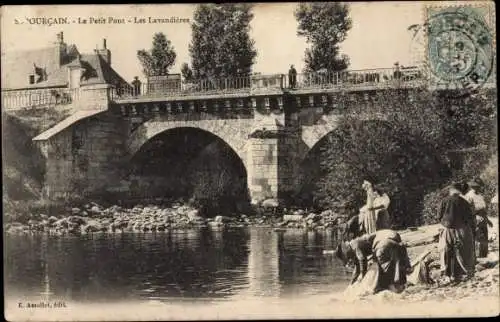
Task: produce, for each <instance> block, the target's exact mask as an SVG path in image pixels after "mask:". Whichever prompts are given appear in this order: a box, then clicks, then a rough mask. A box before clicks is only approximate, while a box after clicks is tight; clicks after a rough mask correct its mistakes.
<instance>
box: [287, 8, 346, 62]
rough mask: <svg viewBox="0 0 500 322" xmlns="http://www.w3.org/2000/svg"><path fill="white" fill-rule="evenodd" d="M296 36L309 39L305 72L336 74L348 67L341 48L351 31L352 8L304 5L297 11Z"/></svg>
mask: <svg viewBox="0 0 500 322" xmlns="http://www.w3.org/2000/svg"><path fill="white" fill-rule="evenodd" d="M295 18H296V19H297V21H298V23H299V26H298V31H297V35H298V36H303V37H306V41H307V43H309V44H311V47H310V48H307V49H306V51H305V63H306V66H305V70H304V71H305V72H314V71H318V70H321V69H326V70H327V71H328V72H336V71H341V70H344V69H346V68H347V67H348V66H349V59H348V57H347V56H346V55H342V56H341V57H339V44H340V43H341V42H342V41H344V40H345V38H346V36H347V32H348V31H349V30H350V29H351V25H352V21H351V19H350V17H349V6H348V5H347V4H342V3H338V2H314V3H313V2H311V3H301V4H299V5H298V7H297V9H296V10H295Z"/></svg>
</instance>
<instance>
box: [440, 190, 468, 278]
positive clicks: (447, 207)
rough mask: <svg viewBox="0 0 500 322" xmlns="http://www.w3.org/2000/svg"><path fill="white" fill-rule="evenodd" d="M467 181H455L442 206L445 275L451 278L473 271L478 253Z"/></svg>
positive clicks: (442, 259)
mask: <svg viewBox="0 0 500 322" xmlns="http://www.w3.org/2000/svg"><path fill="white" fill-rule="evenodd" d="M464 192H465V184H463V183H453V184H452V185H451V186H450V191H449V195H448V196H446V197H445V198H444V199H443V200H442V202H441V207H440V209H439V214H438V215H439V221H440V223H441V225H442V226H443V229H442V230H441V232H440V234H439V244H438V248H439V252H440V259H441V272H442V275H444V276H445V277H448V278H449V279H450V280H451V281H453V280H459V279H460V278H462V277H463V276H467V277H470V276H472V275H473V274H474V268H475V256H474V245H473V235H472V229H473V228H474V227H473V225H474V222H473V217H472V209H471V207H470V205H469V203H468V202H467V201H466V200H465V199H464V197H463V195H462V194H463V193H464Z"/></svg>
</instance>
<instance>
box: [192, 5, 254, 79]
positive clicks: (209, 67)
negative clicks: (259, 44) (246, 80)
mask: <svg viewBox="0 0 500 322" xmlns="http://www.w3.org/2000/svg"><path fill="white" fill-rule="evenodd" d="M251 8H252V6H251V5H249V4H200V5H198V6H197V8H196V11H195V13H194V22H193V24H192V25H191V28H192V41H191V44H190V45H189V53H190V55H191V62H192V64H191V68H192V71H193V77H194V78H195V79H203V78H223V77H237V76H248V75H250V73H251V71H252V65H253V64H254V61H255V57H256V56H257V51H256V50H255V48H254V46H255V42H254V41H253V40H252V39H251V38H250V35H249V32H250V21H251V20H252V19H253V14H252V12H251Z"/></svg>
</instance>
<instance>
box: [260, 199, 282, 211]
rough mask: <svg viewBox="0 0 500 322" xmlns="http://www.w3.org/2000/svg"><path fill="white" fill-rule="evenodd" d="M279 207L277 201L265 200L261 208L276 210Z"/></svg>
mask: <svg viewBox="0 0 500 322" xmlns="http://www.w3.org/2000/svg"><path fill="white" fill-rule="evenodd" d="M278 206H279V201H278V200H276V199H266V200H264V201H263V202H262V207H263V208H266V209H267V208H277V207H278Z"/></svg>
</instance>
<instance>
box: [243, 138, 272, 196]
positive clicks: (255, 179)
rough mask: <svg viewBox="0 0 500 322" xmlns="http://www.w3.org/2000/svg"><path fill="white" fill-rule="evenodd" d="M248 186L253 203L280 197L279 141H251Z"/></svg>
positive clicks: (254, 139) (255, 139)
mask: <svg viewBox="0 0 500 322" xmlns="http://www.w3.org/2000/svg"><path fill="white" fill-rule="evenodd" d="M248 157H249V160H248V162H249V171H248V185H249V189H250V195H251V197H252V201H254V202H255V201H262V200H265V199H270V198H277V197H278V140H277V139H276V138H270V139H257V138H252V139H250V149H249V156H248Z"/></svg>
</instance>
